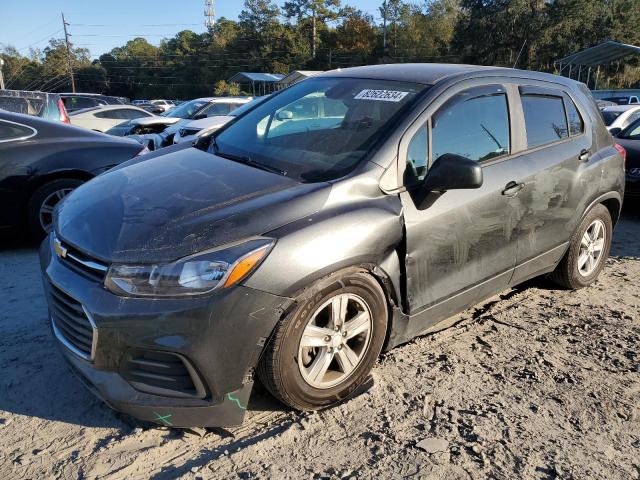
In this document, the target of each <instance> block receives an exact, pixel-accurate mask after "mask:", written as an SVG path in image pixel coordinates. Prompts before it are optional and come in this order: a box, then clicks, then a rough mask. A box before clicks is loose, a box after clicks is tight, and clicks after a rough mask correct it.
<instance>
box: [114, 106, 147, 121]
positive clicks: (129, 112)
mask: <svg viewBox="0 0 640 480" xmlns="http://www.w3.org/2000/svg"><path fill="white" fill-rule="evenodd" d="M150 116H151V115H150V114H149V113H147V112H141V111H140V110H134V109H133V108H123V109H122V110H120V118H122V119H125V120H132V119H134V118H142V117H150Z"/></svg>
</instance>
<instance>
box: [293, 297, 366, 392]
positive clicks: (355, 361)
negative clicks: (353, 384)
mask: <svg viewBox="0 0 640 480" xmlns="http://www.w3.org/2000/svg"><path fill="white" fill-rule="evenodd" d="M372 328H373V323H372V319H371V309H370V308H369V306H368V305H367V303H366V302H365V301H364V300H363V299H362V298H361V297H359V296H358V295H353V294H350V293H341V294H338V295H335V296H334V297H331V298H330V299H329V300H327V301H326V302H324V303H323V304H322V305H320V307H318V308H317V309H316V311H315V312H314V313H313V315H312V316H311V319H310V320H309V322H308V323H307V326H306V327H305V329H304V331H303V333H302V338H301V339H300V345H299V346H298V368H299V369H300V373H301V374H302V378H303V379H304V381H305V382H306V383H308V384H309V385H311V386H312V387H315V388H320V389H327V388H331V387H334V386H336V385H338V384H339V383H341V382H343V381H344V380H345V379H347V378H348V377H349V376H350V375H351V374H352V373H353V372H354V371H355V370H356V368H357V367H358V365H360V363H361V362H362V359H363V358H364V356H365V354H366V353H367V350H368V348H369V342H370V339H371V332H372Z"/></svg>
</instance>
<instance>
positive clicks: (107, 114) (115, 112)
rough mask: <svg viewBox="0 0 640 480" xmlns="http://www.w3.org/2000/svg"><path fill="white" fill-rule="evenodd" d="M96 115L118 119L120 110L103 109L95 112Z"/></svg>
mask: <svg viewBox="0 0 640 480" xmlns="http://www.w3.org/2000/svg"><path fill="white" fill-rule="evenodd" d="M96 117H98V118H108V119H110V120H119V119H120V118H122V117H121V116H120V110H105V111H104V112H97V113H96Z"/></svg>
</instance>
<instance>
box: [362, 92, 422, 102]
mask: <svg viewBox="0 0 640 480" xmlns="http://www.w3.org/2000/svg"><path fill="white" fill-rule="evenodd" d="M408 94H409V92H400V91H398V90H371V89H365V90H362V91H361V92H360V93H359V94H357V95H356V96H355V97H353V99H354V100H378V101H380V102H399V101H400V100H402V99H403V98H404V97H406V96H407V95H408Z"/></svg>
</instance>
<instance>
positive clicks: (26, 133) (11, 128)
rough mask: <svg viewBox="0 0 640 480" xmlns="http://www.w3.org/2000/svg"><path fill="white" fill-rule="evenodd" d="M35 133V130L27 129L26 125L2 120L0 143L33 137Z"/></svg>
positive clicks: (0, 122) (0, 124)
mask: <svg viewBox="0 0 640 480" xmlns="http://www.w3.org/2000/svg"><path fill="white" fill-rule="evenodd" d="M35 133H36V131H35V130H34V129H33V128H31V127H27V126H26V125H21V124H19V123H12V122H5V121H2V120H0V142H8V141H11V140H18V139H20V138H27V137H31V136H33V135H34V134H35Z"/></svg>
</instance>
